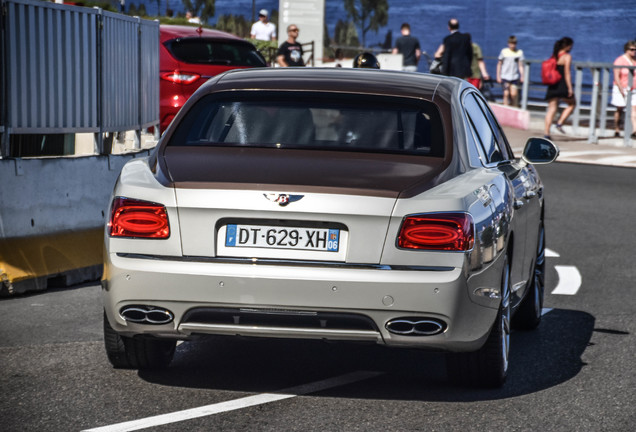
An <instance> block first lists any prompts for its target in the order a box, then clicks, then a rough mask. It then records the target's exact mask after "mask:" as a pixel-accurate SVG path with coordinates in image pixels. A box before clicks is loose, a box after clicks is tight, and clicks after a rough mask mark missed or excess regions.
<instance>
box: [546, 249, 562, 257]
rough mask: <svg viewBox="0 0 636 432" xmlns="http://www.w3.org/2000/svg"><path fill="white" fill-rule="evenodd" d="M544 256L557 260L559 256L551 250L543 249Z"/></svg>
mask: <svg viewBox="0 0 636 432" xmlns="http://www.w3.org/2000/svg"><path fill="white" fill-rule="evenodd" d="M545 256H546V257H548V258H558V257H560V256H561V255H559V254H558V253H556V252H555V251H553V250H552V249H548V248H545Z"/></svg>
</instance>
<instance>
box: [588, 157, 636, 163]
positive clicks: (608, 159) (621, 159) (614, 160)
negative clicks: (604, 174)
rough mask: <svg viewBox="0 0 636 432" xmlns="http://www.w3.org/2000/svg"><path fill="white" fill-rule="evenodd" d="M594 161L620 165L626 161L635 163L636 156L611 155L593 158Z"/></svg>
mask: <svg viewBox="0 0 636 432" xmlns="http://www.w3.org/2000/svg"><path fill="white" fill-rule="evenodd" d="M594 162H595V163H598V164H603V165H621V164H626V163H636V156H634V155H628V156H611V157H604V158H599V159H596V160H594Z"/></svg>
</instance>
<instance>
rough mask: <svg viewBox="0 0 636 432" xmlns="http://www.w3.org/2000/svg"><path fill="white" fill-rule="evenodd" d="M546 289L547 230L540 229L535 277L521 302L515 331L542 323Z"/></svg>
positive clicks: (515, 322)
mask: <svg viewBox="0 0 636 432" xmlns="http://www.w3.org/2000/svg"><path fill="white" fill-rule="evenodd" d="M544 289H545V229H544V227H543V224H541V227H540V229H539V243H538V246H537V258H536V261H535V264H534V272H533V277H532V279H531V280H530V287H529V289H528V293H527V294H526V296H525V297H524V299H523V300H522V301H521V304H520V305H519V309H518V310H517V313H516V314H515V316H514V318H513V320H512V324H513V327H514V328H515V329H519V330H533V329H535V328H537V327H538V326H539V324H540V323H541V314H542V310H543V295H544Z"/></svg>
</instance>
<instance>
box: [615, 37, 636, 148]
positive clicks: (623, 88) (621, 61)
mask: <svg viewBox="0 0 636 432" xmlns="http://www.w3.org/2000/svg"><path fill="white" fill-rule="evenodd" d="M623 50H624V53H623V55H621V56H619V57H618V58H617V59H616V60H614V86H613V88H612V102H611V103H612V105H614V106H615V107H616V112H615V113H614V136H615V137H619V136H620V120H621V115H622V114H623V112H624V111H625V107H626V106H627V94H628V92H629V91H630V90H629V69H626V68H621V67H620V66H636V40H631V41H628V42H627V43H626V44H625V46H624V47H623ZM633 77H634V78H633V81H632V90H631V94H632V103H631V105H632V115H631V120H632V131H634V133H632V135H631V138H636V90H635V88H636V70H634V71H633Z"/></svg>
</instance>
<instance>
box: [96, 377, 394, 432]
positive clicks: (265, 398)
mask: <svg viewBox="0 0 636 432" xmlns="http://www.w3.org/2000/svg"><path fill="white" fill-rule="evenodd" d="M381 374H382V373H381V372H367V371H358V372H352V373H350V374H346V375H341V376H338V377H334V378H328V379H326V380H323V381H317V382H313V383H309V384H303V385H300V386H297V387H291V388H288V389H285V390H281V391H280V392H277V393H263V394H258V395H254V396H247V397H244V398H240V399H235V400H230V401H226V402H219V403H216V404H212V405H206V406H202V407H198V408H192V409H188V410H184V411H176V412H173V413H169V414H161V415H157V416H154V417H147V418H143V419H139V420H132V421H129V422H124V423H118V424H114V425H110V426H103V427H98V428H94V429H86V430H85V431H84V432H124V431H134V430H139V429H146V428H150V427H156V426H161V425H165V424H170V423H176V422H180V421H184V420H190V419H194V418H199V417H206V416H210V415H214V414H219V413H223V412H228V411H234V410H238V409H242V408H249V407H253V406H256V405H262V404H266V403H270V402H276V401H280V400H284V399H290V398H293V397H296V396H301V395H305V394H310V393H316V392H319V391H322V390H327V389H330V388H333V387H340V386H343V385H347V384H352V383H354V382H358V381H363V380H366V379H369V378H374V377H376V376H378V375H381Z"/></svg>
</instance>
